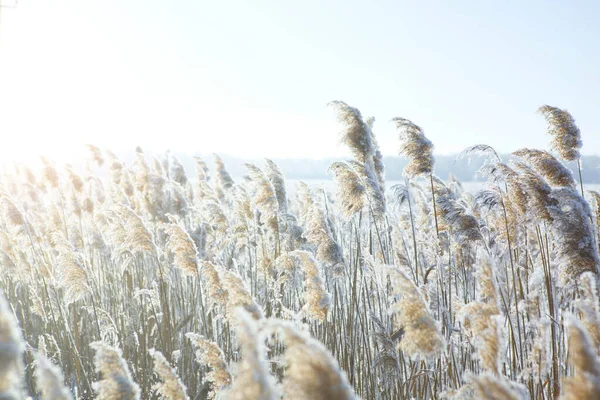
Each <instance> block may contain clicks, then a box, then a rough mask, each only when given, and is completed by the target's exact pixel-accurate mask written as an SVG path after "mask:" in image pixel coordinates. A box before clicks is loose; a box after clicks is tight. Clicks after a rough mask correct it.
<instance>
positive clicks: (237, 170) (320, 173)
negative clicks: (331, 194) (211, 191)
mask: <svg viewBox="0 0 600 400" xmlns="http://www.w3.org/2000/svg"><path fill="white" fill-rule="evenodd" d="M171 154H172V155H173V156H176V157H177V158H179V160H180V161H181V163H182V164H183V166H184V168H185V169H186V171H187V172H188V174H190V175H191V176H193V174H194V171H195V169H194V159H193V155H189V154H181V153H171ZM199 156H200V157H202V159H203V160H204V161H205V162H206V163H207V164H208V165H209V166H211V168H212V164H213V157H212V155H211V154H208V155H199ZM220 156H221V158H222V159H223V161H224V162H225V165H226V167H227V170H228V171H229V173H230V174H231V175H232V176H234V177H241V176H244V175H245V174H246V168H245V167H244V163H247V162H249V163H253V164H257V165H259V166H260V165H262V164H263V162H264V159H255V160H246V159H240V158H236V157H231V156H227V155H225V154H220ZM501 157H502V159H503V160H504V162H507V161H508V160H510V159H511V157H512V156H509V155H502V156H501ZM271 159H272V160H273V161H275V162H276V163H277V165H278V166H279V168H280V169H281V171H282V172H283V173H284V175H285V177H286V178H288V179H329V178H331V176H332V175H331V174H330V173H328V172H327V169H328V168H329V166H330V165H331V163H333V162H334V161H340V159H339V158H328V159H320V160H311V159H277V158H271ZM384 162H385V175H386V179H389V180H402V179H404V177H403V176H402V170H403V168H404V166H405V165H406V162H407V161H406V159H405V158H403V157H384ZM483 162H484V158H483V157H476V156H473V157H471V159H470V160H469V159H468V158H463V159H457V158H456V155H438V156H436V158H435V174H436V175H437V176H439V177H440V178H442V179H447V178H448V177H449V176H451V175H452V176H454V177H456V178H457V179H459V180H461V181H464V182H468V181H482V180H485V177H481V176H478V175H477V171H478V170H479V168H480V167H481V166H482V164H483ZM567 165H568V167H569V168H570V169H571V171H572V172H573V174H574V176H575V178H576V180H579V176H578V172H577V164H576V163H570V164H567ZM582 167H583V169H582V177H583V181H584V182H586V183H600V157H599V156H582Z"/></svg>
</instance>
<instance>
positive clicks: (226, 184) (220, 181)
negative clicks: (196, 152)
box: [213, 154, 234, 202]
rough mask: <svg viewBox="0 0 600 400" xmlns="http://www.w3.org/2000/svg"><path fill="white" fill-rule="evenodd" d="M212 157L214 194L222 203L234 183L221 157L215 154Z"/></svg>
mask: <svg viewBox="0 0 600 400" xmlns="http://www.w3.org/2000/svg"><path fill="white" fill-rule="evenodd" d="M213 156H214V158H215V192H216V193H217V197H218V198H219V201H221V202H224V201H225V200H226V197H227V195H228V193H229V189H231V188H232V187H233V184H234V182H233V179H232V178H231V175H229V172H227V169H226V168H225V163H224V162H223V160H222V159H221V157H219V155H217V154H213Z"/></svg>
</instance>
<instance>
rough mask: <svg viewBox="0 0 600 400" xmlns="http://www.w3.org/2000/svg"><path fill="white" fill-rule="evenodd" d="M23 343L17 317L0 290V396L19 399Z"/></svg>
mask: <svg viewBox="0 0 600 400" xmlns="http://www.w3.org/2000/svg"><path fill="white" fill-rule="evenodd" d="M24 351H25V343H24V342H23V336H22V334H21V329H20V328H19V324H18V323H17V319H16V318H15V315H14V314H13V312H12V310H11V308H10V305H9V304H8V302H7V300H6V298H5V296H4V294H3V293H2V292H0V398H1V399H15V400H16V399H21V398H23V397H22V394H21V377H22V376H23V373H24V371H25V369H24V366H23V361H22V357H23V352H24Z"/></svg>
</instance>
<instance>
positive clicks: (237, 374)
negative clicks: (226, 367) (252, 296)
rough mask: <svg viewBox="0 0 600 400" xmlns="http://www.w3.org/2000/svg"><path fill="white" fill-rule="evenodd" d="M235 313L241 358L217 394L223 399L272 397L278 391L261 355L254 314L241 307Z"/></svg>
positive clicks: (260, 342) (261, 341)
mask: <svg viewBox="0 0 600 400" xmlns="http://www.w3.org/2000/svg"><path fill="white" fill-rule="evenodd" d="M235 314H236V315H235V319H236V320H237V321H238V325H237V329H236V333H237V341H238V344H239V346H240V350H241V352H242V359H241V361H239V362H238V363H236V364H235V365H234V366H233V382H232V384H231V385H230V386H229V387H228V388H226V389H225V390H223V391H222V392H221V393H220V394H222V396H223V398H224V399H226V400H243V399H256V400H275V399H277V398H279V394H278V393H277V389H276V387H275V379H274V378H273V376H271V374H270V373H269V366H268V364H267V363H266V361H265V359H264V357H265V348H264V347H265V346H264V338H263V337H262V335H261V334H260V332H259V328H258V325H257V323H256V321H255V319H254V318H253V316H252V315H251V314H249V313H248V312H246V311H244V310H242V309H237V310H236V311H235Z"/></svg>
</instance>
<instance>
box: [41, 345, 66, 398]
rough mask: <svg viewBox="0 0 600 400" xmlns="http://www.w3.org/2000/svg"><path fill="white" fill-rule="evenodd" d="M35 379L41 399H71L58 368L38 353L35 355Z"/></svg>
mask: <svg viewBox="0 0 600 400" xmlns="http://www.w3.org/2000/svg"><path fill="white" fill-rule="evenodd" d="M35 378H36V383H37V387H38V389H39V390H40V391H41V398H42V399H44V400H72V399H73V395H72V394H71V392H70V391H69V389H67V388H66V387H65V385H64V381H65V378H64V376H63V373H62V371H61V370H60V368H58V366H56V365H54V364H53V363H52V362H51V361H50V360H49V359H47V358H46V356H44V355H42V354H40V353H35Z"/></svg>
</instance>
